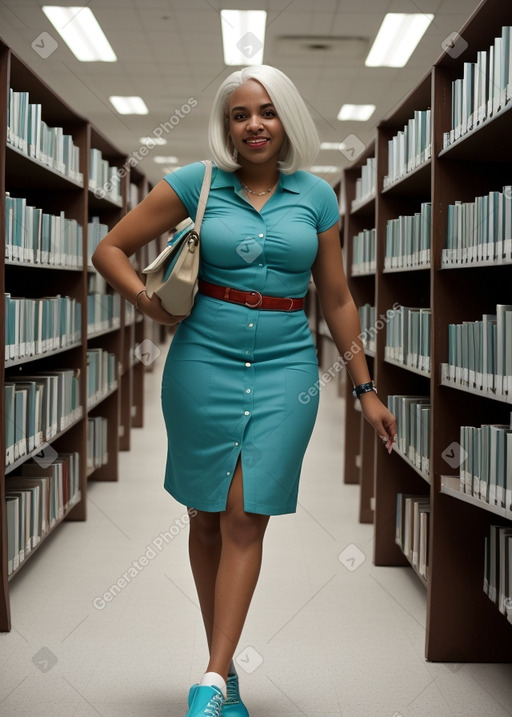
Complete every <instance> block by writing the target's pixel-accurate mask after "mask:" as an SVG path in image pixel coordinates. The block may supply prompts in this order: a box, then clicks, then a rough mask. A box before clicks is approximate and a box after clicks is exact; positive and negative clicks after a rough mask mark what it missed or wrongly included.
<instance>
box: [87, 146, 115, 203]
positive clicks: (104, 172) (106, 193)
mask: <svg viewBox="0 0 512 717" xmlns="http://www.w3.org/2000/svg"><path fill="white" fill-rule="evenodd" d="M89 189H90V190H92V191H93V192H95V194H98V195H99V196H101V197H106V198H107V199H110V200H111V201H113V202H114V203H116V204H119V203H120V202H121V177H120V174H119V170H118V168H117V167H113V166H111V165H110V164H109V163H108V161H107V160H106V159H103V155H102V153H101V152H100V150H99V149H95V148H94V147H91V149H90V151H89Z"/></svg>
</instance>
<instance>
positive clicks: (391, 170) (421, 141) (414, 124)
mask: <svg viewBox="0 0 512 717" xmlns="http://www.w3.org/2000/svg"><path fill="white" fill-rule="evenodd" d="M431 156H432V140H431V116H430V110H415V112H414V117H412V118H411V119H410V120H409V121H408V123H407V124H406V125H405V127H404V128H403V130H400V131H399V132H398V133H397V134H396V135H395V136H394V137H393V138H392V139H390V140H389V141H388V173H387V175H386V176H385V177H384V183H383V185H384V189H386V188H387V187H389V186H390V185H391V184H393V183H394V182H397V181H398V180H400V179H402V178H403V177H405V175H406V174H408V173H409V172H412V171H413V170H414V169H416V168H417V167H419V166H420V165H421V164H423V162H426V161H427V160H428V159H430V157H431Z"/></svg>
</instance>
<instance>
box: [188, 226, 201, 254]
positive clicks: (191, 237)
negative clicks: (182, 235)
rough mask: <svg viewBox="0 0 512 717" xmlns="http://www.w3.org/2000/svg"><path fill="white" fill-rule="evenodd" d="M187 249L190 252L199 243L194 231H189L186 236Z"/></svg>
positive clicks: (192, 251)
mask: <svg viewBox="0 0 512 717" xmlns="http://www.w3.org/2000/svg"><path fill="white" fill-rule="evenodd" d="M187 244H188V250H189V252H190V253H191V254H193V253H194V252H195V250H196V249H197V246H198V244H199V235H198V233H197V232H195V231H191V232H190V234H189V235H188V237H187Z"/></svg>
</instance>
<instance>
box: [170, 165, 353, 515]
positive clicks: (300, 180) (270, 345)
mask: <svg viewBox="0 0 512 717" xmlns="http://www.w3.org/2000/svg"><path fill="white" fill-rule="evenodd" d="M203 176H204V164H203V163H201V162H197V163H194V164H190V165H187V166H186V167H183V168H181V169H179V170H176V171H175V172H173V173H172V174H169V175H167V176H166V177H165V180H166V181H167V182H168V183H169V185H170V186H171V187H172V188H173V189H174V191H175V192H176V193H177V195H178V196H179V198H180V199H181V201H182V202H183V204H184V205H185V207H186V209H187V211H188V212H189V215H190V216H191V217H192V218H194V217H195V214H196V210H197V203H198V200H199V193H200V189H201V183H202V180H203ZM338 219H339V211H338V202H337V199H336V195H335V193H334V191H333V189H332V188H331V187H330V185H329V184H327V182H325V181H324V180H322V179H320V178H318V177H315V176H314V175H312V174H310V173H308V172H302V171H299V172H295V173H294V174H284V173H282V172H281V174H280V179H279V182H278V185H277V187H276V190H275V192H274V194H273V195H272V196H271V197H270V198H269V199H268V200H267V202H266V203H265V204H264V205H263V207H262V208H261V209H260V210H259V211H257V210H256V209H255V208H254V207H253V206H252V205H251V203H250V202H249V201H248V200H247V199H246V197H245V193H244V191H243V189H242V186H241V184H240V182H239V180H238V178H237V177H236V175H235V174H233V173H231V172H224V171H223V170H221V169H219V168H218V167H215V166H214V167H213V173H212V183H211V189H210V194H209V197H208V203H207V206H206V212H205V215H204V219H203V224H202V227H201V259H200V268H199V276H200V278H202V279H205V280H206V281H209V282H211V283H213V284H220V285H221V286H231V287H234V288H236V289H242V290H246V291H250V290H255V291H259V292H260V293H261V294H266V295H269V296H282V297H302V296H304V295H305V294H306V292H307V288H308V283H309V278H310V273H311V266H312V264H313V262H314V260H315V257H316V253H317V249H318V236H317V235H318V234H319V233H321V232H323V231H326V230H327V229H329V228H330V227H331V226H333V225H334V224H336V223H337V222H338ZM317 381H318V361H317V356H316V350H315V345H314V342H313V338H312V336H311V332H310V329H309V324H308V321H307V317H306V315H305V313H304V311H302V310H301V311H296V312H286V311H268V310H259V309H250V308H249V307H246V306H242V305H239V304H232V303H228V302H226V301H222V300H220V299H214V298H212V297H208V296H205V295H203V294H197V295H196V298H195V302H194V307H193V309H192V312H191V314H190V316H188V317H187V318H186V319H184V320H183V321H182V322H181V323H180V325H179V327H178V328H177V330H176V333H175V335H174V338H173V340H172V343H171V345H170V347H169V351H168V354H167V358H166V361H165V366H164V370H163V375H162V391H161V401H162V411H163V415H164V420H165V425H166V430H167V438H168V447H167V458H166V468H165V482H164V486H165V489H166V490H167V491H168V492H169V493H170V494H171V495H172V496H173V497H174V498H175V499H176V500H177V501H179V502H180V503H183V504H184V505H186V506H188V507H190V508H195V509H197V510H204V511H211V512H218V511H222V510H225V508H226V502H227V495H228V491H229V487H230V485H231V481H232V479H233V473H234V471H235V467H236V464H237V461H238V459H239V458H240V460H241V466H242V475H243V495H244V510H245V511H247V512H251V513H260V514H264V515H280V514H284V513H293V512H295V511H296V509H297V498H298V489H299V478H300V472H301V467H302V461H303V458H304V453H305V451H306V448H307V445H308V443H309V439H310V437H311V432H312V430H313V426H314V423H315V419H316V415H317V409H318V397H317V396H318V392H315V391H311V394H308V393H307V392H308V390H309V389H310V388H311V387H314V385H315V383H316V382H317ZM306 394H307V399H308V400H304V396H305V395H306Z"/></svg>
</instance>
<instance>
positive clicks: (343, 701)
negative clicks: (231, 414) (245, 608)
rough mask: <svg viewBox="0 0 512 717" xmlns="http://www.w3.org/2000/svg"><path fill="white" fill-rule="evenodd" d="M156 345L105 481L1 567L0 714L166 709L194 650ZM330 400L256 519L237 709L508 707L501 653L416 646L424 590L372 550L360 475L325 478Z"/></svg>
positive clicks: (333, 412)
mask: <svg viewBox="0 0 512 717" xmlns="http://www.w3.org/2000/svg"><path fill="white" fill-rule="evenodd" d="M160 348H161V349H162V353H161V355H160V357H159V359H158V361H157V365H156V368H155V370H154V371H153V372H152V373H147V374H146V376H145V382H146V384H145V388H146V390H145V393H144V397H145V399H144V400H145V406H144V411H145V416H146V418H145V422H144V423H145V425H144V428H142V429H135V430H134V431H133V443H132V448H131V450H130V451H129V452H121V453H120V457H119V482H118V483H115V482H97V483H94V482H92V483H90V485H89V488H88V493H87V500H88V503H89V505H88V519H87V521H86V522H75V523H71V522H67V523H65V524H63V525H62V526H61V528H60V530H59V535H58V536H55V535H53V536H51V537H50V538H49V539H48V544H47V545H46V546H44V547H43V548H42V549H41V550H40V551H39V552H38V553H37V555H34V557H33V558H32V560H31V564H30V566H29V567H28V568H27V569H26V570H24V571H22V572H21V573H20V574H19V575H18V576H17V577H16V578H15V579H14V580H13V582H12V584H11V607H12V618H13V621H12V622H13V627H12V631H11V632H10V633H3V634H0V673H1V678H0V714H2V715H4V716H5V717H11V715H16V716H26V717H36V716H37V717H50V715H51V717H71V716H73V717H89V716H91V717H92V716H93V715H102V716H103V717H183V715H184V714H185V713H186V705H185V701H186V696H187V693H188V688H189V686H190V684H192V682H195V681H196V680H197V679H198V678H199V677H200V676H201V674H202V671H203V670H204V668H205V667H206V642H205V639H204V634H203V628H202V624H201V620H200V613H199V610H198V607H197V599H196V596H195V590H194V585H193V582H192V576H191V572H190V568H189V564H188V556H187V532H188V528H187V525H186V518H185V517H184V516H186V513H185V510H184V508H183V507H182V506H181V505H179V504H178V503H176V502H175V501H174V500H173V499H172V498H170V497H169V496H168V495H167V494H166V493H165V492H164V489H163V486H162V481H163V470H164V463H165V431H164V423H163V419H162V415H161V409H160V379H161V373H162V368H163V363H164V359H165V354H166V347H165V346H161V347H160ZM342 413H343V401H342V400H341V399H340V398H338V395H337V388H336V386H335V383H334V382H332V383H331V384H327V385H326V386H325V387H324V388H323V390H322V393H321V408H320V414H319V418H318V421H317V425H316V428H315V432H314V434H313V438H312V442H311V444H310V447H309V450H308V453H307V455H306V459H305V464H304V471H303V477H302V484H301V492H300V497H299V508H298V512H297V513H296V514H295V515H290V516H281V517H273V518H272V519H271V520H270V523H269V527H268V531H267V535H266V538H265V544H264V560H263V568H262V573H261V577H260V582H259V584H258V588H257V590H256V594H255V597H254V599H253V603H252V606H251V610H250V613H249V618H248V621H247V624H246V627H245V631H244V633H243V636H242V639H241V642H240V645H239V647H238V650H237V653H236V655H237V664H238V671H239V673H240V681H241V689H242V692H243V696H244V698H245V701H246V703H247V705H248V708H249V710H250V714H251V717H284V716H288V715H290V716H291V715H306V716H307V717H335V716H338V715H343V717H434V716H435V717H453V716H455V717H462V716H464V717H482V716H483V715H485V717H505V716H506V715H511V714H512V665H510V664H503V665H499V664H442V663H429V662H426V661H425V659H424V643H425V624H424V622H425V613H426V611H425V599H426V595H425V590H424V588H423V586H422V585H421V584H420V581H419V580H418V578H417V576H416V575H414V574H413V571H412V569H411V568H398V567H395V568H392V567H381V568H379V567H375V566H374V565H372V552H373V526H371V525H369V524H360V523H358V520H357V516H358V505H359V492H360V489H359V486H357V485H344V484H343V482H342V480H341V478H340V476H341V475H342V472H341V467H342V465H343V456H342V455H341V444H342V441H341V430H340V425H341V421H342V420H343V415H342ZM340 554H341V555H342V559H343V560H344V562H343V563H342V562H341V560H340V557H339V556H340ZM123 576H124V578H123ZM120 579H121V580H120ZM119 585H122V586H123V587H122V589H121V588H120V587H118V586H119ZM112 586H115V589H113V587H112ZM460 609H461V610H464V605H461V606H460ZM485 640H486V635H485V634H483V635H482V641H485Z"/></svg>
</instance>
